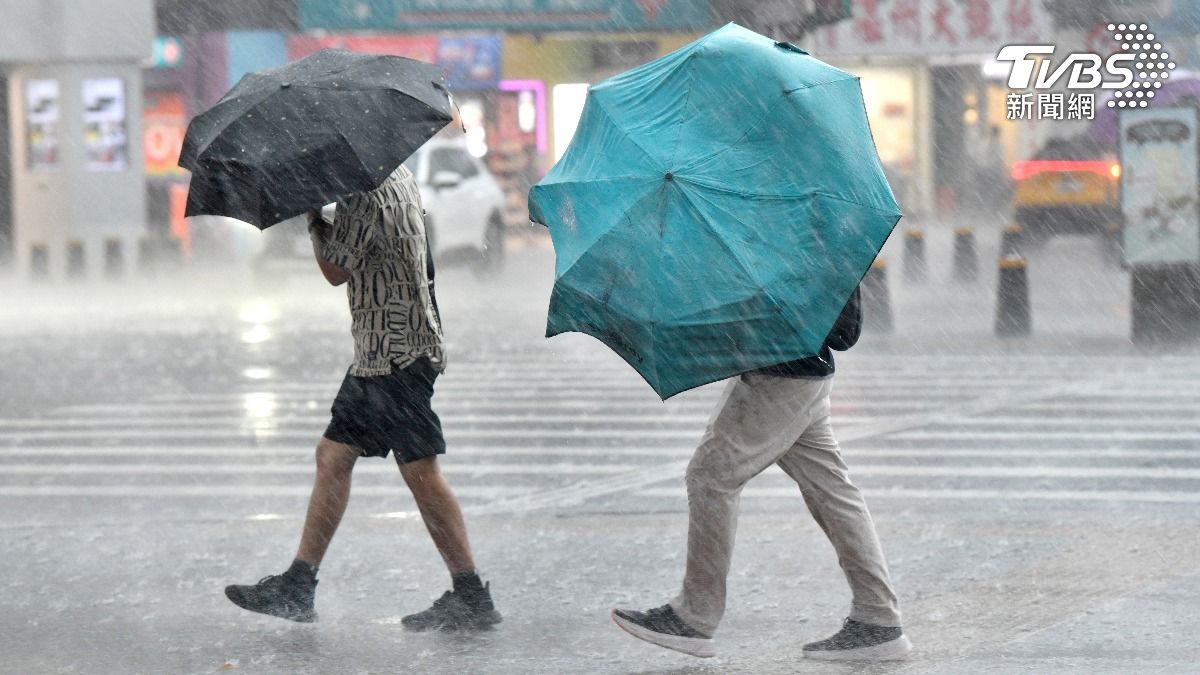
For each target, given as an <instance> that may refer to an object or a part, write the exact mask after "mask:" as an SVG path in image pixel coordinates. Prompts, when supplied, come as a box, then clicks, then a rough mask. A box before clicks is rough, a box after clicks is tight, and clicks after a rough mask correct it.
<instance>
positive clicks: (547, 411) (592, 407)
mask: <svg viewBox="0 0 1200 675" xmlns="http://www.w3.org/2000/svg"><path fill="white" fill-rule="evenodd" d="M308 403H312V404H313V405H306V404H308ZM331 403H332V398H330V400H327V401H321V402H318V401H317V400H316V399H311V400H310V399H305V400H297V401H286V400H280V399H277V398H271V397H265V398H257V399H243V398H236V399H232V398H231V399H230V400H228V401H223V402H219V403H214V402H207V403H136V404H128V405H122V404H93V405H77V406H65V407H62V408H57V409H55V410H54V411H53V413H52V414H53V415H54V417H53V419H71V418H73V417H77V416H88V415H96V416H100V415H121V416H124V417H126V418H129V417H137V416H142V415H146V414H172V413H174V414H176V418H177V415H178V414H185V415H198V414H200V413H219V412H230V413H233V412H246V411H247V410H249V409H262V408H268V409H271V410H288V409H293V410H294V409H305V410H319V411H322V412H323V413H324V414H326V415H327V414H328V412H329V406H330V404H331ZM715 403H716V399H715V398H713V399H711V400H709V399H704V400H699V401H688V402H684V401H671V402H669V403H667V404H658V403H657V402H651V403H650V404H641V403H632V404H630V403H619V402H613V401H603V400H597V399H561V398H560V399H556V400H553V401H547V402H545V403H544V404H540V405H539V406H538V409H537V412H536V415H537V416H538V417H545V418H559V417H572V416H576V415H582V414H617V413H618V411H624V413H623V414H624V415H633V416H645V415H654V414H662V413H663V412H666V413H669V414H682V413H691V414H693V415H699V416H703V417H705V418H707V415H708V414H709V413H710V412H711V411H712V408H713V406H714V404H715ZM833 407H834V410H835V411H837V410H848V409H852V410H855V411H856V412H868V411H881V412H878V413H877V414H896V412H897V411H907V412H915V411H920V410H925V409H928V408H931V407H933V405H932V404H930V403H925V402H906V401H897V402H886V401H862V400H858V401H853V402H844V401H838V400H835V401H834V402H833ZM433 409H434V411H435V412H437V413H438V415H450V414H461V413H464V412H465V413H469V414H500V413H499V411H528V410H529V409H530V406H529V403H527V402H512V401H501V400H489V401H439V400H438V399H436V398H435V399H434V403H433Z"/></svg>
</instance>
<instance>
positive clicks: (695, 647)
mask: <svg viewBox="0 0 1200 675" xmlns="http://www.w3.org/2000/svg"><path fill="white" fill-rule="evenodd" d="M610 615H611V616H612V620H613V623H615V624H617V626H619V627H620V628H621V630H623V631H625V632H626V633H629V634H630V635H632V636H633V637H635V638H637V639H639V640H644V641H646V642H649V643H650V644H653V645H658V646H659V647H665V648H667V649H673V650H675V651H677V652H683V653H684V654H689V655H691V656H698V657H700V658H702V659H710V658H712V657H714V656H716V655H717V648H716V646H715V645H714V644H713V641H712V639H711V638H691V637H683V636H681V635H667V634H665V633H657V632H655V631H652V630H649V629H647V628H643V627H642V626H639V625H637V624H636V623H633V622H632V621H628V620H626V619H623V618H621V617H620V616H618V615H617V613H616V611H615V610H614V611H613V612H612V613H611V614H610Z"/></svg>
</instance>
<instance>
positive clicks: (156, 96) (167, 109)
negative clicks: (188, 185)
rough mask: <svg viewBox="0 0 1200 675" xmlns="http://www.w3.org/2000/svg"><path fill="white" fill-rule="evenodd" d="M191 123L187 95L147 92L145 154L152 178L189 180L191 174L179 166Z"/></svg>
mask: <svg viewBox="0 0 1200 675" xmlns="http://www.w3.org/2000/svg"><path fill="white" fill-rule="evenodd" d="M187 123H188V119H187V112H186V110H185V108H184V102H183V94H180V93H178V92H146V95H145V103H144V104H143V106H142V153H143V155H144V156H145V165H146V175H147V176H148V177H151V178H183V177H185V176H187V171H185V170H184V169H183V168H182V167H180V166H179V152H180V150H182V148H183V136H184V134H185V133H186V132H187Z"/></svg>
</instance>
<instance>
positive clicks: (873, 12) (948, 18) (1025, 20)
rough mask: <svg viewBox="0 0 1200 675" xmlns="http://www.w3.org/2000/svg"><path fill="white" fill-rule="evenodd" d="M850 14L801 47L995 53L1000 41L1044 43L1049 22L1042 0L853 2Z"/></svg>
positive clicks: (858, 52) (817, 51)
mask: <svg viewBox="0 0 1200 675" xmlns="http://www.w3.org/2000/svg"><path fill="white" fill-rule="evenodd" d="M852 1H853V4H852V7H851V17H850V19H848V20H846V21H842V22H841V23H837V24H834V25H831V26H827V27H825V28H822V29H820V30H817V31H815V32H813V33H812V34H811V35H810V36H808V37H807V38H806V39H805V42H804V44H803V45H802V46H803V47H804V48H805V49H807V50H809V51H810V52H812V53H813V54H814V55H816V56H818V57H828V56H876V55H880V54H899V55H904V54H972V53H978V54H994V53H995V52H996V45H1002V44H1012V43H1025V42H1042V41H1044V40H1045V39H1047V38H1049V37H1050V32H1051V30H1050V28H1051V27H1052V26H1053V25H1054V24H1053V22H1052V21H1051V20H1050V17H1049V15H1048V14H1047V13H1046V9H1045V8H1044V7H1043V4H1044V3H1043V2H1042V1H1041V0H852Z"/></svg>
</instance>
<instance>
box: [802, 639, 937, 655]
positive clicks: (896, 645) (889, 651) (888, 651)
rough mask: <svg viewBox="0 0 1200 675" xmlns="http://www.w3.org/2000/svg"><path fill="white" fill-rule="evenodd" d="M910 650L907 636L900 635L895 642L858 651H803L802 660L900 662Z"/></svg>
mask: <svg viewBox="0 0 1200 675" xmlns="http://www.w3.org/2000/svg"><path fill="white" fill-rule="evenodd" d="M912 649H913V646H912V643H911V642H909V640H908V636H907V635H901V636H900V637H898V638H896V639H895V640H888V641H887V642H882V643H880V644H877V645H871V646H870V647H859V648H858V649H834V650H824V651H808V650H804V658H806V659H813V660H814V661H900V660H902V659H904V658H906V657H907V656H908V653H909V652H911V651H912Z"/></svg>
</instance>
